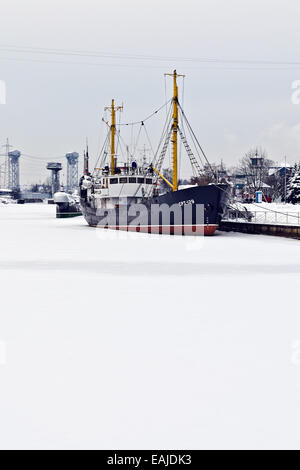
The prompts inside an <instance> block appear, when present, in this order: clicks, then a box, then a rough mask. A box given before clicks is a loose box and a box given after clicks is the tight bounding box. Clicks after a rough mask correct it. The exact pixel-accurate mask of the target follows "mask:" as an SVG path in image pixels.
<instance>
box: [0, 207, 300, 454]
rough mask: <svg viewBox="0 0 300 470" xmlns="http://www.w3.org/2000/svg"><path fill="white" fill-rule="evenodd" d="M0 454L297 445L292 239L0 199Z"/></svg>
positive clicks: (298, 254) (297, 332)
mask: <svg viewBox="0 0 300 470" xmlns="http://www.w3.org/2000/svg"><path fill="white" fill-rule="evenodd" d="M0 234H1V253H0V286H1V297H0V305H1V316H0V397H1V400H0V416H1V419H0V447H1V448H26V449H28V448H102V449H115V448H119V449H136V448H141V449H142V448H143V449H145V448H147V449H153V448H154V449H155V448H170V449H174V448H179V449H182V448H187V449H200V448H206V449H209V448H226V449H228V448H235V449H236V448H299V447H300V444H299V438H298V428H299V421H300V392H299V391H300V316H299V305H298V304H299V300H298V296H297V293H298V290H299V277H300V244H299V242H298V241H295V240H288V239H281V238H275V237H264V236H255V235H251V236H247V235H243V234H232V233H229V234H225V233H219V234H218V235H216V236H215V237H212V238H205V239H203V238H201V239H196V238H189V237H185V238H182V237H173V238H172V237H171V238H169V237H159V236H151V235H144V234H129V233H121V232H113V231H105V230H102V229H98V230H96V229H93V228H90V227H88V226H87V225H86V223H85V221H84V219H83V218H82V217H79V218H74V219H56V218H55V207H54V206H47V205H41V204H38V205H24V206H22V205H21V206H19V205H1V206H0Z"/></svg>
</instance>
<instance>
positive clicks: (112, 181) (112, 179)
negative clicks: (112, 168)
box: [110, 178, 118, 184]
mask: <svg viewBox="0 0 300 470" xmlns="http://www.w3.org/2000/svg"><path fill="white" fill-rule="evenodd" d="M110 184H118V178H110Z"/></svg>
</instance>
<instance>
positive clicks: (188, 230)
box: [93, 225, 218, 236]
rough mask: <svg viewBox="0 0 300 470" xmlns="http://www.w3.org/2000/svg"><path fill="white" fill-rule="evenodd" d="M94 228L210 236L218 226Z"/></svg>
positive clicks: (122, 226)
mask: <svg viewBox="0 0 300 470" xmlns="http://www.w3.org/2000/svg"><path fill="white" fill-rule="evenodd" d="M93 227H95V228H104V229H110V230H121V231H124V232H140V233H153V234H157V235H194V236H195V235H198V236H203V235H205V236H210V235H213V234H214V233H215V231H216V230H217V228H218V225H163V226H162V225H141V226H139V225H138V226H137V225H110V226H103V225H93Z"/></svg>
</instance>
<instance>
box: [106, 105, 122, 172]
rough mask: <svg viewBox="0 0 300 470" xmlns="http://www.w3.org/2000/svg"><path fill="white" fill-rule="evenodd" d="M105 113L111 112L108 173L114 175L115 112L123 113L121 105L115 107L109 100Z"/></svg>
mask: <svg viewBox="0 0 300 470" xmlns="http://www.w3.org/2000/svg"><path fill="white" fill-rule="evenodd" d="M104 110H105V111H107V110H108V111H110V112H111V126H110V155H111V162H110V171H111V174H112V175H114V174H115V156H116V151H115V137H116V111H123V105H122V106H117V107H115V100H111V106H107V107H106V108H104Z"/></svg>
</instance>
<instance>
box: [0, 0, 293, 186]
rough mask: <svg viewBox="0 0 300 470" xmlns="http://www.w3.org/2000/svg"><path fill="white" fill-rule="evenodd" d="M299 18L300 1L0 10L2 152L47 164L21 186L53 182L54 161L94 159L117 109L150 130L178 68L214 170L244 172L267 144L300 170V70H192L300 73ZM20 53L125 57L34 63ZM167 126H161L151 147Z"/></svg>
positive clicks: (37, 59)
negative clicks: (256, 149) (296, 94)
mask: <svg viewBox="0 0 300 470" xmlns="http://www.w3.org/2000/svg"><path fill="white" fill-rule="evenodd" d="M299 18H300V2H299V0H285V1H282V0H272V1H271V0H260V1H258V0H251V1H250V0H227V1H226V2H225V1H224V0H203V1H196V0H185V1H178V0H173V1H172V2H171V1H169V0H165V1H162V0H160V1H158V0H152V1H136V0H128V1H124V0H123V1H120V0H114V1H113V2H109V1H102V0H85V1H82V0H80V1H76V0H72V1H71V0H60V1H57V0H51V1H50V0H44V1H33V0H27V1H24V0H22V1H21V0H1V15H0V80H5V82H6V86H7V103H6V105H0V142H1V144H4V143H5V139H6V137H9V139H10V141H11V143H12V144H13V145H14V147H16V148H19V149H20V150H22V151H23V152H24V153H25V154H28V155H32V156H33V157H38V158H28V157H23V159H22V180H21V182H22V183H28V182H31V181H34V180H36V179H39V180H44V179H45V178H46V176H47V171H46V170H45V163H46V160H47V159H49V160H53V159H58V160H59V158H60V157H62V156H63V155H64V154H65V153H66V152H68V151H73V150H76V151H78V152H80V153H82V150H83V148H84V144H85V138H86V136H88V138H89V141H90V149H91V156H92V157H94V156H96V154H97V151H98V149H99V145H100V141H101V138H103V135H104V131H103V130H101V117H102V115H103V108H104V106H105V105H108V104H109V102H110V100H111V98H113V97H114V98H115V99H116V101H117V102H119V103H121V102H124V105H125V111H124V113H123V116H122V120H123V121H131V120H136V119H142V118H143V117H145V116H147V115H148V114H149V113H151V111H152V110H154V109H156V108H157V107H158V106H160V104H162V103H163V102H164V100H165V91H164V77H163V73H164V72H171V71H172V70H173V69H174V68H177V70H178V72H180V73H185V74H186V79H185V103H184V104H185V111H186V114H187V115H188V116H189V117H190V121H191V123H192V125H193V128H194V130H195V132H196V134H197V135H198V136H199V140H200V142H201V144H202V145H203V147H204V149H205V150H206V152H207V154H208V156H209V158H210V160H211V161H218V160H220V158H223V160H224V161H225V162H226V163H227V164H230V165H231V164H234V163H235V162H236V161H237V160H238V159H239V158H240V157H241V156H242V155H243V153H244V152H246V151H247V150H248V149H249V147H252V146H257V145H258V146H262V147H264V148H266V150H267V151H268V153H269V157H270V158H273V159H274V160H275V161H282V160H283V158H284V155H287V157H288V159H289V160H290V161H295V160H300V105H298V106H296V105H293V104H292V102H291V94H292V90H291V85H292V82H293V81H294V80H300V66H288V65H283V64H278V65H276V64H274V65H271V64H270V65H264V64H259V63H256V64H246V63H245V62H243V63H236V64H232V63H231V64H224V63H221V64H219V65H218V64H214V63H213V64H209V63H206V62H205V63H203V62H199V61H195V60H193V61H184V60H182V58H194V59H195V58H217V59H222V60H241V61H247V60H249V61H255V62H259V61H271V62H272V61H273V62H280V63H283V62H299V63H300V56H299V44H300V24H299ZM7 46H16V47H17V48H18V49H17V50H18V51H16V52H13V51H8V50H7ZM20 47H34V48H48V49H52V51H53V49H64V50H73V51H74V50H75V51H90V52H96V51H98V52H99V53H106V54H109V53H113V54H120V58H114V59H109V58H104V57H97V58H93V57H88V56H84V55H82V56H70V55H66V56H62V55H57V54H37V53H36V52H35V53H32V54H29V53H25V52H19V48H20ZM35 50H36V49H35ZM129 54H131V55H134V54H137V55H140V56H143V57H149V56H160V57H162V58H166V60H149V59H137V60H133V59H127V58H126V57H124V55H129ZM168 58H170V59H168ZM172 58H174V59H172ZM175 58H178V59H175ZM179 58H180V59H179ZM170 92H171V89H170V88H169V89H168V94H169V93H170ZM160 125H161V123H160V122H159V120H158V121H157V124H156V125H155V124H152V125H151V128H150V131H151V139H152V140H153V144H155V143H157V141H158V138H159V133H160V130H161V129H160ZM142 144H143V142H142V141H141V145H142ZM39 159H40V160H39Z"/></svg>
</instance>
